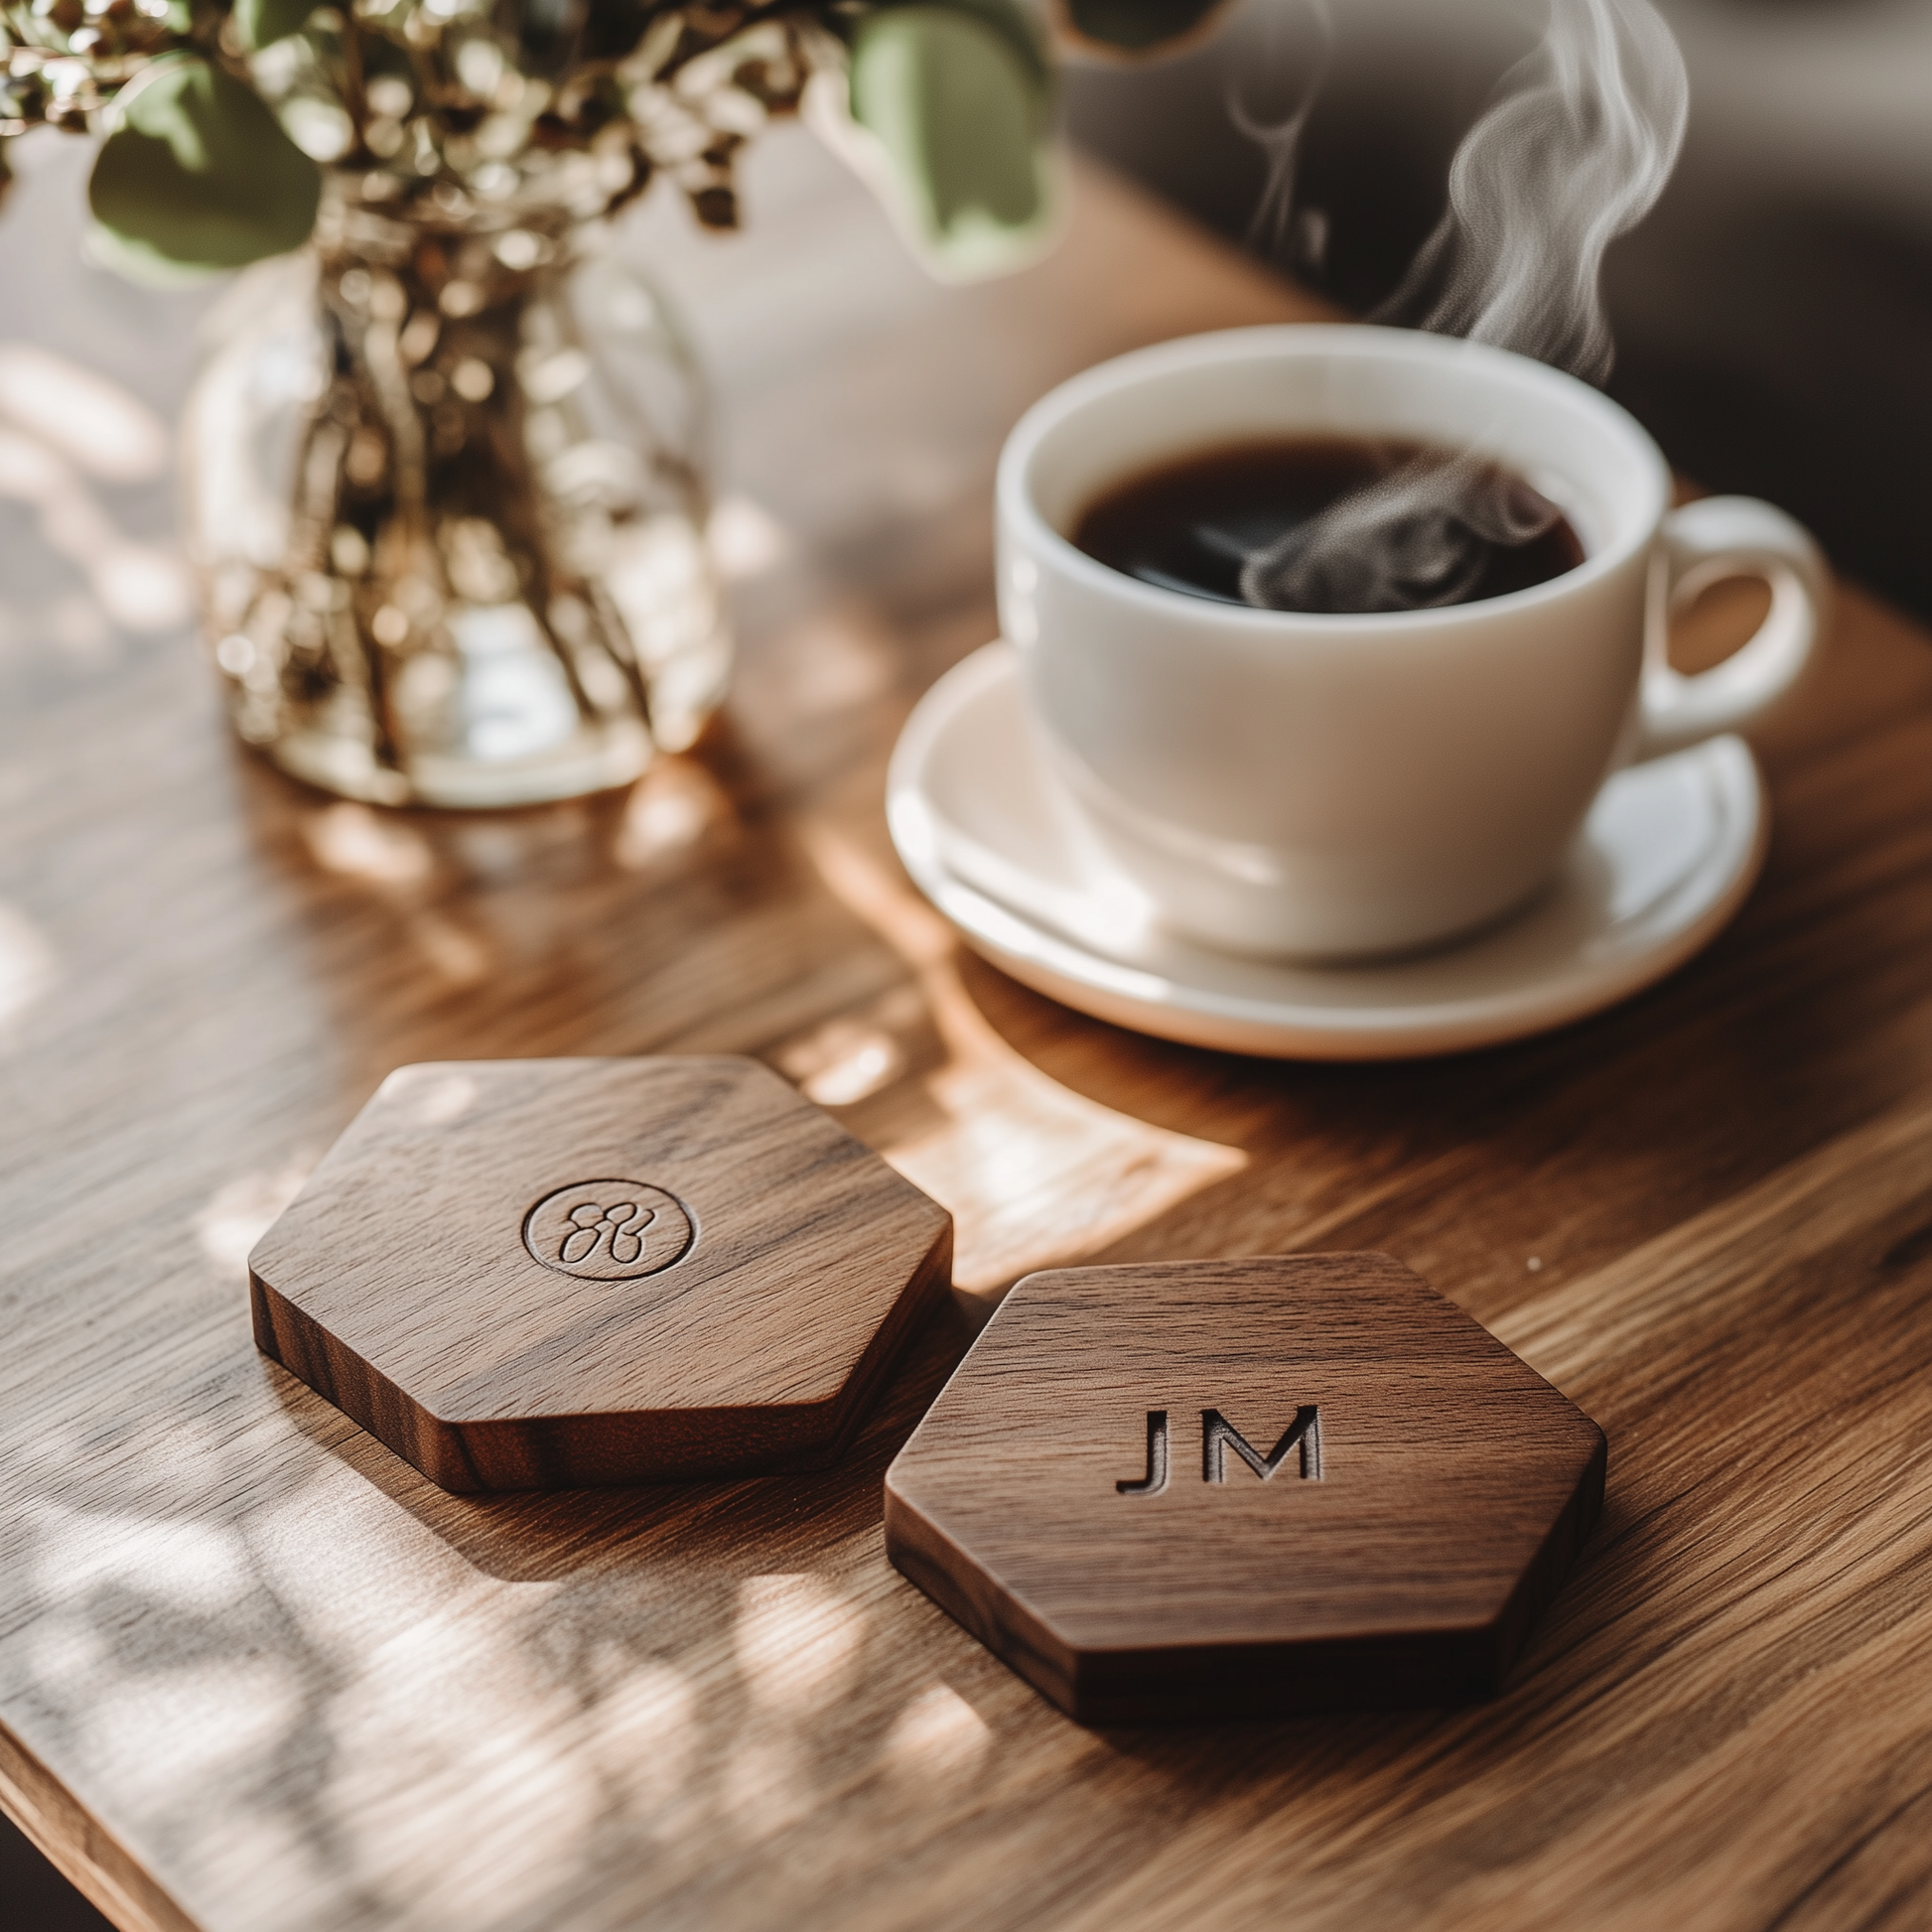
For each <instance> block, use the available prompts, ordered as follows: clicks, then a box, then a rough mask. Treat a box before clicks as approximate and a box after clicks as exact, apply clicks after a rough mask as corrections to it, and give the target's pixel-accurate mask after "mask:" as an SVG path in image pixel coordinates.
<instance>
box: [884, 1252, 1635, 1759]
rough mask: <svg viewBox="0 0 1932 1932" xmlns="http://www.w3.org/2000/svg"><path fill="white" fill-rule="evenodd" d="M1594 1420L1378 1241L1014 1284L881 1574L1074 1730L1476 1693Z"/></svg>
mask: <svg viewBox="0 0 1932 1932" xmlns="http://www.w3.org/2000/svg"><path fill="white" fill-rule="evenodd" d="M1603 1470H1604V1442H1603V1435H1602V1432H1601V1431H1600V1430H1599V1429H1598V1428H1597V1427H1596V1425H1595V1424H1594V1423H1593V1422H1591V1421H1590V1420H1589V1419H1588V1417H1587V1416H1585V1415H1584V1414H1583V1413H1582V1411H1581V1410H1579V1409H1577V1408H1576V1407H1575V1406H1574V1405H1573V1404H1572V1403H1571V1402H1570V1401H1569V1400H1568V1399H1567V1398H1566V1397H1565V1396H1563V1395H1561V1394H1559V1393H1558V1391H1557V1390H1556V1389H1554V1388H1552V1387H1551V1386H1550V1384H1549V1383H1547V1382H1546V1381H1544V1380H1543V1378H1542V1377H1541V1376H1540V1375H1538V1374H1537V1373H1536V1372H1535V1371H1534V1370H1533V1369H1531V1368H1530V1367H1529V1366H1528V1365H1527V1364H1526V1363H1524V1362H1523V1361H1522V1360H1521V1359H1519V1358H1518V1357H1517V1356H1516V1355H1513V1354H1512V1353H1511V1352H1510V1351H1509V1350H1508V1349H1507V1348H1505V1347H1504V1346H1503V1344H1502V1343H1501V1342H1499V1341H1497V1340H1496V1339H1495V1337H1494V1336H1493V1335H1491V1334H1490V1333H1489V1332H1488V1331H1487V1330H1486V1329H1484V1328H1483V1327H1481V1326H1480V1325H1479V1324H1478V1323H1476V1322H1475V1321H1473V1320H1471V1319H1470V1317H1469V1316H1468V1315H1466V1314H1464V1313H1463V1312H1462V1311H1461V1310H1459V1309H1458V1308H1456V1307H1455V1306H1454V1304H1453V1303H1450V1302H1448V1301H1446V1300H1444V1298H1443V1297H1442V1296H1440V1295H1438V1294H1436V1292H1435V1291H1434V1290H1433V1289H1431V1288H1430V1287H1429V1286H1428V1285H1427V1284H1426V1283H1425V1282H1423V1281H1422V1280H1421V1279H1420V1278H1419V1277H1418V1276H1416V1275H1414V1274H1412V1273H1411V1272H1410V1271H1409V1270H1408V1269H1407V1268H1405V1267H1403V1266H1402V1264H1401V1263H1400V1262H1397V1261H1393V1260H1391V1259H1390V1258H1389V1257H1388V1256H1387V1255H1377V1254H1343V1255H1306V1256H1295V1257H1290V1258H1286V1259H1262V1260H1243V1261H1190V1262H1175V1263H1168V1264H1156V1265H1153V1266H1140V1267H1129V1268H1074V1269H1059V1270H1054V1271H1052V1272H1049V1273H1046V1274H1039V1275H1031V1276H1029V1277H1028V1278H1027V1279H1026V1280H1025V1281H1023V1282H1021V1283H1020V1284H1019V1286H1018V1287H1016V1288H1015V1289H1014V1290H1013V1292H1012V1293H1011V1294H1010V1295H1009V1296H1008V1297H1007V1299H1006V1301H1005V1303H1004V1304H1003V1305H1002V1306H1001V1308H1000V1310H999V1311H998V1312H997V1313H996V1314H995V1315H994V1317H993V1319H992V1321H991V1322H990V1323H989V1325H988V1326H987V1329H986V1331H985V1333H984V1334H982V1335H981V1337H980V1338H979V1340H978V1341H977V1342H976V1343H975V1344H974V1346H973V1349H972V1351H971V1353H970V1354H968V1355H967V1357H966V1359H965V1361H964V1362H962V1363H961V1364H960V1367H959V1369H958V1371H957V1373H956V1374H955V1375H954V1376H953V1378H952V1380H951V1381H950V1382H949V1383H947V1385H946V1387H945V1389H944V1390H943V1391H942V1392H941V1393H940V1396H939V1399H938V1401H937V1402H936V1403H934V1405H933V1406H932V1408H931V1410H930V1411H929V1412H928V1413H927V1415H926V1418H925V1420H924V1421H923V1422H922V1423H920V1425H919V1427H918V1428H917V1429H916V1430H915V1431H914V1432H913V1435H912V1437H911V1440H910V1441H909V1442H908V1443H907V1444H906V1445H905V1448H904V1449H902V1450H901V1451H900V1452H899V1454H898V1456H897V1459H896V1460H895V1461H894V1463H893V1465H892V1467H891V1468H890V1469H889V1470H888V1471H887V1476H886V1549H887V1554H888V1555H889V1556H890V1557H891V1559H892V1561H893V1562H894V1563H895V1564H896V1565H897V1567H898V1568H899V1569H900V1570H901V1571H903V1572H904V1573H905V1575H906V1576H907V1577H909V1578H910V1579H911V1580H912V1581H913V1582H914V1583H915V1584H917V1585H918V1586H919V1587H920V1588H921V1589H923V1590H924V1591H925V1592H926V1593H927V1594H928V1595H929V1596H931V1597H932V1598H934V1600H935V1601H937V1602H938V1603H939V1604H940V1605H941V1606H942V1607H943V1608H944V1609H946V1610H947V1611H949V1612H950V1613H951V1614H952V1616H953V1617H955V1618H956V1619H957V1620H958V1621H959V1622H960V1623H962V1624H964V1625H965V1627H966V1628H967V1629H968V1630H969V1631H971V1632H972V1633H973V1635H974V1636H976V1637H978V1638H979V1639H980V1641H981V1642H982V1643H984V1644H986V1645H987V1646H988V1648H989V1649H991V1650H993V1651H995V1652H996V1653H997V1654H998V1655H999V1656H1001V1657H1002V1658H1004V1659H1005V1660H1006V1662H1007V1663H1008V1664H1010V1665H1011V1666H1012V1667H1013V1668H1014V1669H1015V1670H1016V1671H1018V1672H1019V1673H1020V1675H1021V1676H1022V1677H1024V1678H1026V1679H1027V1680H1028V1682H1030V1683H1031V1684H1033V1685H1034V1686H1035V1688H1036V1689H1037V1690H1039V1691H1041V1692H1042V1693H1044V1694H1045V1696H1047V1697H1048V1698H1050V1699H1052V1701H1053V1702H1054V1703H1055V1704H1057V1705H1059V1706H1060V1708H1061V1709H1062V1710H1064V1711H1066V1712H1067V1713H1068V1714H1069V1715H1071V1716H1072V1717H1075V1718H1078V1719H1080V1720H1081V1721H1082V1722H1083V1723H1088V1724H1101V1725H1106V1724H1142V1723H1149V1722H1164V1721H1174V1720H1188V1719H1205V1718H1237V1717H1255V1716H1262V1715H1266V1714H1270V1713H1284V1712H1295V1711H1313V1710H1327V1709H1335V1708H1345V1707H1372V1706H1390V1705H1409V1704H1448V1703H1460V1702H1463V1701H1466V1700H1468V1699H1471V1698H1478V1697H1483V1696H1487V1695H1489V1694H1491V1693H1493V1692H1494V1691H1495V1690H1496V1689H1497V1688H1498V1685H1499V1684H1500V1681H1501V1679H1502V1677H1503V1675H1504V1673H1505V1672H1506V1671H1507V1670H1508V1668H1509V1666H1510V1664H1511V1662H1512V1661H1513V1660H1514V1658H1515V1657H1516V1655H1517V1654H1518V1652H1519V1651H1520V1650H1521V1649H1522V1647H1523V1644H1524V1642H1525V1641H1526V1640H1527V1638H1528V1635H1529V1631H1530V1626H1531V1623H1532V1622H1533V1620H1534V1619H1535V1617H1536V1616H1537V1615H1538V1613H1539V1612H1540V1611H1541V1610H1542V1608H1543V1607H1544V1605H1545V1604H1546V1603H1547V1602H1548V1601H1549V1600H1550V1598H1551V1597H1552V1596H1553V1595H1554V1594H1555V1593H1556V1590H1557V1588H1558V1587H1559V1586H1560V1585H1561V1583H1562V1581H1563V1578H1564V1575H1565V1573H1566V1572H1567V1571H1568V1570H1569V1568H1570V1565H1571V1562H1572V1560H1573V1559H1574V1557H1575V1556H1576V1553H1577V1551H1578V1549H1579V1547H1580V1545H1581V1544H1582V1542H1583V1540H1584V1538H1585V1537H1586V1536H1587V1534H1588V1532H1589V1528H1590V1525H1591V1524H1592V1523H1593V1522H1594V1521H1595V1518H1596V1514H1597V1511H1598V1509H1599V1508H1600V1506H1601V1503H1602V1495H1603Z"/></svg>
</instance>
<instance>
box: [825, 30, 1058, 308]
mask: <svg viewBox="0 0 1932 1932" xmlns="http://www.w3.org/2000/svg"><path fill="white" fill-rule="evenodd" d="M1051 104H1052V95H1051V82H1050V78H1049V75H1048V72H1047V68H1046V62H1045V58H1044V55H1043V54H1042V52H1041V51H1040V48H1039V45H1038V42H1037V41H1036V40H1035V37H1034V34H1033V30H1032V27H1031V25H1030V24H1029V22H1028V20H1027V18H1026V16H1025V15H1024V14H1022V13H1021V12H1020V10H1019V9H1018V7H1016V6H1013V5H1011V4H1010V3H1009V0H952V4H948V5H944V6H939V5H915V6H904V7H889V8H884V9H882V10H880V11H879V12H876V13H873V14H870V15H868V16H867V17H866V18H865V19H863V20H862V21H861V22H860V23H859V24H858V26H857V27H856V28H855V29H854V31H853V36H852V74H851V107H852V117H853V119H854V120H855V121H856V122H857V123H858V124H859V125H860V126H861V127H863V128H865V129H866V130H867V131H868V132H869V133H871V134H872V135H873V136H874V137H875V139H876V142H877V145H878V152H879V154H880V155H881V157H882V158H883V161H884V163H885V166H884V169H883V171H882V172H883V173H884V174H885V176H886V183H885V186H886V189H887V193H888V196H889V199H890V200H891V201H892V202H893V203H894V205H895V207H896V210H897V213H898V214H899V216H900V218H901V220H902V221H903V222H904V223H905V225H906V226H907V227H909V228H910V230H911V232H912V234H913V236H914V238H915V240H916V241H917V242H918V243H919V245H920V246H921V247H922V248H923V249H924V251H925V252H926V254H927V255H928V257H929V258H930V259H931V261H932V263H933V265H934V266H935V267H936V268H937V269H938V270H939V271H940V272H941V273H944V274H949V275H955V276H969V275H984V274H993V273H997V272H999V271H1000V270H1001V269H1005V268H1010V267H1014V266H1017V265H1018V264H1019V263H1020V262H1021V261H1023V260H1025V259H1027V258H1028V257H1030V256H1032V255H1033V254H1035V252H1037V249H1038V247H1039V245H1040V243H1041V241H1042V240H1043V238H1044V235H1045V231H1046V228H1047V225H1048V222H1049V220H1050V214H1051V210H1050V207H1049V195H1048V163H1049V152H1048V135H1049V131H1050V121H1051Z"/></svg>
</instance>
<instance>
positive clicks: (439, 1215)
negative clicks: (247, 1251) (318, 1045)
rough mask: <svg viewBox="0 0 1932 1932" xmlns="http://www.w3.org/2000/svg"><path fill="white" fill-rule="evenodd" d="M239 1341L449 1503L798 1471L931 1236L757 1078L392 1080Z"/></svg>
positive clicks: (731, 1069) (936, 1227) (734, 1069)
mask: <svg viewBox="0 0 1932 1932" xmlns="http://www.w3.org/2000/svg"><path fill="white" fill-rule="evenodd" d="M248 1265H249V1276H250V1286H251V1295H252V1299H253V1305H254V1318H255V1339H256V1343H257V1345H258V1346H259V1347H260V1348H261V1350H262V1351H263V1353H265V1354H267V1355H270V1356H272V1357H274V1359H275V1360H277V1361H279V1362H280V1363H282V1364H283V1366H284V1367H286V1368H288V1369H289V1370H290V1371H291V1372H293V1373H294V1374H296V1375H298V1376H300V1377H301V1378H302V1380H303V1381H305V1382H307V1383H308V1384H309V1385H310V1386H311V1387H312V1388H314V1389H316V1390H317V1391H318V1392H319V1393H321V1394H322V1395H325V1396H327V1397H328V1398H329V1400H330V1401H331V1402H333V1403H335V1404H336V1405H337V1407H338V1408H340V1409H342V1410H344V1411H345V1413H346V1414H348V1415H349V1416H352V1417H353V1418H354V1419H355V1421H357V1422H358V1423H360V1424H361V1425H362V1427H363V1428H364V1429H367V1430H368V1431H370V1433H371V1434H373V1435H375V1436H378V1437H380V1438H381V1440H382V1441H383V1442H385V1443H386V1444H388V1446H389V1447H390V1448H391V1449H394V1450H395V1451H396V1453H397V1454H399V1455H401V1456H404V1457H406V1458H407V1459H408V1460H409V1461H410V1462H413V1463H414V1464H415V1465H416V1467H417V1468H419V1469H420V1470H422V1472H423V1473H424V1474H425V1475H427V1476H428V1477H430V1479H431V1480H432V1481H434V1482H438V1483H441V1484H442V1485H443V1487H444V1488H446V1489H548V1488H561V1487H566V1486H571V1485H575V1484H579V1483H599V1482H647V1481H652V1480H656V1479H659V1478H663V1477H676V1476H697V1475H723V1474H738V1473H744V1472H748V1471H754V1470H759V1469H769V1468H777V1467H786V1468H795V1467H800V1466H809V1465H810V1464H812V1463H813V1462H815V1461H823V1460H825V1459H827V1458H829V1457H830V1456H831V1455H833V1454H835V1453H836V1452H837V1451H838V1449H840V1448H841V1447H842V1446H843V1444H844V1442H845V1441H846V1440H847V1439H848V1437H849V1436H850V1435H851V1433H852V1431H853V1430H854V1428H856V1426H857V1424H858V1422H859V1420H860V1418H861V1416H862V1415H863V1413H864V1411H865V1409H866V1408H867V1406H868V1405H869V1403H870V1401H871V1398H872V1396H873V1395H874V1393H875V1392H876V1391H877V1389H878V1387H879V1385H880V1383H881V1381H882V1380H883V1378H884V1376H885V1374H886V1372H887V1370H888V1369H889V1367H890V1366H891V1364H892V1362H893V1360H894V1358H895V1357H896V1355H897V1351H898V1349H899V1347H900V1345H901V1344H902V1343H903V1341H904V1340H905V1339H906V1338H907V1337H908V1336H909V1334H910V1331H911V1328H912V1325H913V1323H914V1321H915V1320H916V1318H917V1316H918V1314H919V1312H920V1311H921V1309H922V1308H923V1307H925V1306H926V1305H927V1304H928V1303H929V1302H930V1301H931V1300H933V1299H934V1298H936V1297H937V1296H939V1295H941V1294H943V1293H944V1290H945V1288H946V1285H947V1283H948V1281H949V1279H950V1272H951V1265H952V1223H951V1220H950V1218H949V1217H948V1216H947V1214H946V1212H945V1210H944V1209H943V1208H941V1207H939V1206H938V1205H936V1204H935V1203H934V1202H933V1201H931V1200H929V1199H927V1197H926V1196H925V1195H924V1194H922V1193H920V1192H919V1190H918V1189H917V1188H916V1187H914V1186H912V1184H911V1183H910V1182H909V1181H906V1180H903V1179H901V1178H900V1177H899V1176H898V1175H897V1173H894V1172H893V1170H892V1169H891V1168H889V1167H887V1166H886V1164H885V1163H884V1162H883V1161H881V1160H880V1159H879V1157H878V1156H877V1155H875V1154H873V1153H872V1152H870V1151H869V1150H868V1149H867V1148H865V1147H863V1146H861V1145H860V1143H859V1142H857V1141H855V1140H854V1139H853V1138H852V1137H851V1135H849V1134H847V1133H846V1132H845V1130H844V1129H843V1128H842V1127H840V1126H839V1125H838V1123H837V1122H836V1121H834V1120H833V1119H831V1117H830V1116H829V1115H827V1114H825V1113H823V1112H821V1111H820V1110H819V1109H818V1108H816V1107H814V1106H813V1105H812V1104H811V1103H810V1102H809V1101H807V1100H805V1099H804V1098H803V1097H802V1096H800V1095H799V1094H798V1093H797V1092H795V1091H794V1090H793V1089H792V1088H791V1087H790V1086H788V1085H787V1084H786V1083H785V1082H784V1081H783V1080H781V1079H780V1078H779V1077H778V1076H777V1075H776V1074H775V1073H773V1072H771V1071H770V1070H769V1069H768V1068H767V1067H764V1066H761V1065H759V1063H758V1062H757V1061H755V1060H748V1059H738V1058H730V1057H695V1056H694V1057H691V1058H663V1059H579V1060H453V1061H446V1062H441V1063H435V1064H425V1065H418V1066H404V1067H398V1068H397V1069H396V1071H395V1072H394V1073H392V1074H390V1076H389V1077H388V1079H386V1080H385V1081H384V1082H383V1083H382V1085H381V1086H380V1087H379V1088H378V1089H377V1091H376V1093H375V1095H374V1097H373V1098H372V1099H371V1100H370V1101H369V1103H368V1105H367V1106H366V1107H364V1108H363V1109H362V1111H361V1113H359V1114H358V1115H357V1116H356V1117H355V1119H354V1120H353V1121H351V1122H350V1123H349V1125H348V1127H347V1129H346V1130H345V1132H344V1134H343V1136H342V1138H341V1140H339V1141H338V1142H337V1143H336V1145H335V1147H334V1148H332V1149H331V1150H330V1152H329V1154H328V1156H327V1157H326V1158H325V1159H324V1161H323V1163H322V1165H321V1166H320V1167H319V1168H318V1169H317V1170H316V1172H315V1173H313V1174H312V1175H311V1176H310V1178H309V1181H308V1183H307V1185H305V1186H304V1188H303V1189H302V1191H301V1193H300V1194H298V1195H297V1196H296V1198H295V1200H294V1201H293V1202H292V1203H291V1205H290V1206H289V1208H288V1210H287V1211H286V1212H285V1213H284V1214H283V1216H282V1218H281V1219H280V1220H279V1221H277V1222H276V1223H275V1225H274V1226H273V1227H272V1228H271V1229H269V1231H268V1233H267V1234H265V1235H264V1236H263V1237H262V1239H261V1241H260V1243H259V1244H258V1245H257V1246H256V1248H255V1251H254V1253H253V1254H252V1255H251V1256H250V1257H249V1263H248Z"/></svg>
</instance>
